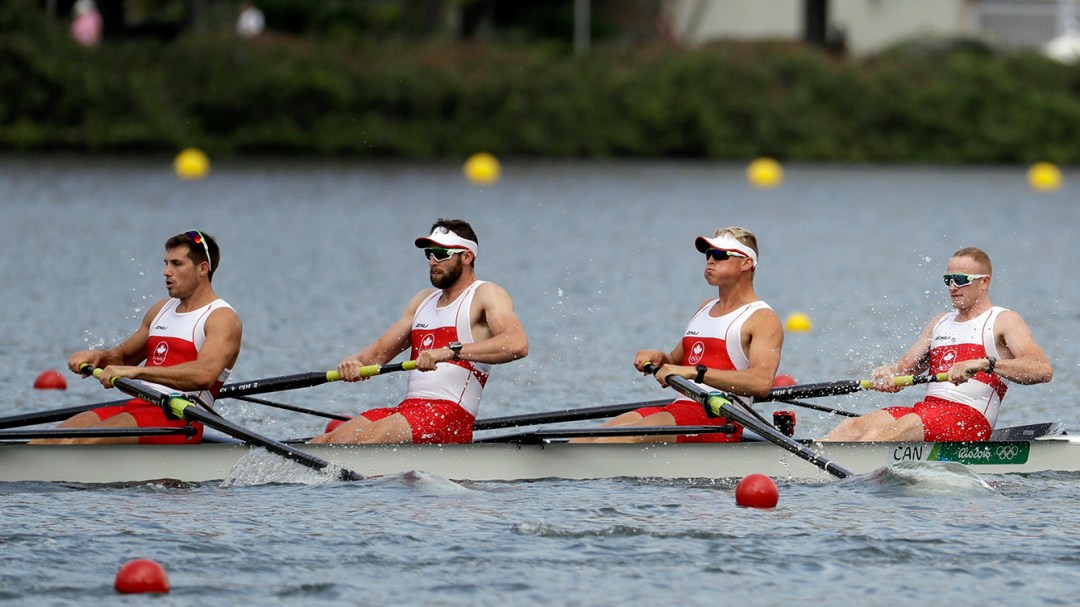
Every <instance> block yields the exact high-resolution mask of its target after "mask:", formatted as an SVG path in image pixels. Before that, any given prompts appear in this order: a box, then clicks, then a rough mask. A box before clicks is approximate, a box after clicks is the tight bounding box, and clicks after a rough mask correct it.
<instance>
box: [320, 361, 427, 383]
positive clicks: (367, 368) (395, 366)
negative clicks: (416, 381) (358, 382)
mask: <svg viewBox="0 0 1080 607" xmlns="http://www.w3.org/2000/svg"><path fill="white" fill-rule="evenodd" d="M415 368H416V361H415V360H407V361H405V362H400V363H392V364H389V365H364V366H363V367H360V377H375V376H376V375H382V374H383V373H392V372H394V371H412V370H413V369H415ZM339 380H341V373H338V371H337V369H334V370H333V371H327V372H326V381H339Z"/></svg>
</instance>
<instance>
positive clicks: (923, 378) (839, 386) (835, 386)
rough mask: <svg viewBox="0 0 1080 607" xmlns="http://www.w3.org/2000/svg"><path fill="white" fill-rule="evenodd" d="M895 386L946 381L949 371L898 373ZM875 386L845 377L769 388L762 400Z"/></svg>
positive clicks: (860, 389)
mask: <svg viewBox="0 0 1080 607" xmlns="http://www.w3.org/2000/svg"><path fill="white" fill-rule="evenodd" d="M892 379H893V385H895V386H913V385H915V384H927V383H930V382H936V381H946V380H947V379H948V374H947V373H935V374H932V375H897V376H895V377H893V378H892ZM873 387H874V380H872V379H845V380H841V381H830V382H822V383H818V384H798V385H795V386H782V387H779V388H773V389H772V390H769V395H768V396H766V397H765V398H763V399H761V400H762V401H771V400H784V399H789V398H818V397H822V396H840V395H843V394H854V393H855V392H861V391H863V390H869V389H871V388H873Z"/></svg>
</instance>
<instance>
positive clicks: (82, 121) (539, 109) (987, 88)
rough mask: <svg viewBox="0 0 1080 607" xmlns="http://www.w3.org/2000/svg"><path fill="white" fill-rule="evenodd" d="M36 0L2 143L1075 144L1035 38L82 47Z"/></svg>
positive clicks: (999, 149) (454, 146)
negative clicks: (878, 49) (996, 49)
mask: <svg viewBox="0 0 1080 607" xmlns="http://www.w3.org/2000/svg"><path fill="white" fill-rule="evenodd" d="M28 6H30V7H32V6H35V5H34V4H33V2H28V1H27V0H12V1H10V2H6V3H3V5H0V90H3V91H5V93H4V95H2V96H0V150H5V151H46V150H68V151H95V152H97V151H107V152H133V151H139V152H174V151H175V150H177V149H179V148H181V147H186V146H189V145H197V146H199V147H202V148H203V149H205V150H206V151H208V152H211V153H213V154H215V155H228V154H243V155H251V154H306V155H321V156H350V157H409V158H439V157H452V158H461V157H463V156H466V155H468V154H470V153H472V152H475V151H477V150H481V149H483V150H489V151H492V152H494V153H497V154H500V155H503V156H544V157H627V156H629V157H680V158H712V159H747V158H751V157H754V156H759V155H771V156H775V157H778V158H782V159H790V160H804V161H846V162H928V163H929V162H933V163H968V162H973V163H974V162H977V163H995V162H1010V163H1011V162H1032V161H1034V160H1050V161H1053V162H1058V163H1077V162H1080V145H1077V144H1076V142H1077V141H1080V67H1066V66H1062V65H1059V64H1056V63H1053V62H1050V61H1048V60H1046V59H1044V58H1042V57H1039V56H1036V55H1033V54H1000V55H994V54H987V53H981V54H979V53H953V54H938V55H925V54H924V55H917V54H903V53H891V54H890V53H886V54H883V55H881V56H879V57H877V58H874V59H873V60H868V61H864V62H854V61H845V60H839V59H836V58H834V57H830V56H827V55H825V54H822V53H820V52H818V51H816V50H814V49H807V48H802V47H798V46H794V45H788V46H779V45H775V44H774V45H724V46H716V47H710V48H701V49H696V50H685V49H676V48H669V47H644V48H635V49H632V50H627V49H621V50H619V49H608V48H600V49H598V50H596V51H594V52H593V53H591V54H590V55H588V56H587V57H584V58H579V57H573V56H569V55H567V54H565V52H564V51H562V50H557V49H553V48H552V47H540V46H537V47H520V46H518V47H505V46H503V47H492V46H475V45H447V44H443V45H430V44H427V45H425V44H419V43H411V44H409V43H404V42H401V41H398V42H396V43H380V44H379V45H378V47H377V48H376V47H374V46H370V45H361V44H357V43H356V41H355V40H347V39H345V37H342V36H331V37H329V38H324V39H313V38H312V37H311V36H301V37H296V36H291V35H286V34H283V33H280V32H278V33H269V34H265V35H263V36H261V37H259V38H256V39H254V40H242V39H239V38H237V37H235V36H234V35H233V34H232V33H231V31H228V30H224V29H223V30H221V31H217V32H201V33H194V32H193V33H188V34H185V35H183V36H181V37H180V38H178V39H176V40H175V41H172V42H170V43H161V42H154V41H149V40H124V41H117V40H107V41H106V43H105V44H103V45H102V46H100V47H98V48H94V49H86V48H82V47H79V46H77V45H76V44H75V43H73V42H71V41H70V40H69V39H68V37H67V35H66V30H65V28H66V25H63V24H59V23H57V24H54V25H53V28H52V30H50V29H49V28H48V26H47V25H46V23H45V21H44V19H43V17H42V16H40V14H39V13H40V11H39V10H37V11H31V10H29V9H27V7H28ZM267 6H269V7H271V8H274V9H275V10H277V11H279V13H280V14H281V15H288V14H289V13H288V11H289V10H290V9H289V7H292V6H295V3H293V2H289V1H287V0H281V1H279V2H277V3H276V4H269V5H267ZM347 6H349V5H348V4H347V3H346V4H343V3H336V4H335V3H330V4H327V5H326V8H325V11H324V12H326V11H329V12H327V15H330V16H333V14H336V13H334V12H333V11H339V10H344V9H343V8H342V7H347ZM322 14H323V13H321V12H319V13H315V14H314V16H313V17H312V18H322V17H320V15H322ZM309 16H310V15H309ZM369 16H370V15H369ZM354 17H355V19H358V20H360V19H361V17H363V15H360V14H359V13H357V15H354ZM328 18H329V17H328ZM385 18H386V19H394V18H396V17H394V16H393V15H390V16H386V17H385ZM308 25H310V24H305V23H300V22H298V23H297V26H298V29H300V30H303V29H304V28H306V27H308Z"/></svg>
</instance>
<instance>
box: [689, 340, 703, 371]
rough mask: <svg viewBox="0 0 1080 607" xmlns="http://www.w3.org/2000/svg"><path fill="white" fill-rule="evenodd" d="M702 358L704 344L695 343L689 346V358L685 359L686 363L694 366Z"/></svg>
mask: <svg viewBox="0 0 1080 607" xmlns="http://www.w3.org/2000/svg"><path fill="white" fill-rule="evenodd" d="M702 356H705V342H700V341H695V342H694V345H692V346H690V356H687V357H686V362H687V363H688V364H691V365H696V364H698V363H699V362H701V357H702Z"/></svg>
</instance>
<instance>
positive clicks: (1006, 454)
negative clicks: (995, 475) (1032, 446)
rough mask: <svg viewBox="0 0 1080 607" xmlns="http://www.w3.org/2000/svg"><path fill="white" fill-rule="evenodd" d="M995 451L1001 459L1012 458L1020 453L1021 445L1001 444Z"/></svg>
mask: <svg viewBox="0 0 1080 607" xmlns="http://www.w3.org/2000/svg"><path fill="white" fill-rule="evenodd" d="M994 453H995V454H996V455H997V456H998V458H1000V459H1005V460H1011V459H1013V458H1014V457H1016V456H1017V455H1018V454H1019V453H1020V447H1017V446H1016V445H1001V446H1000V447H997V448H996V449H995V451H994Z"/></svg>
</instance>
